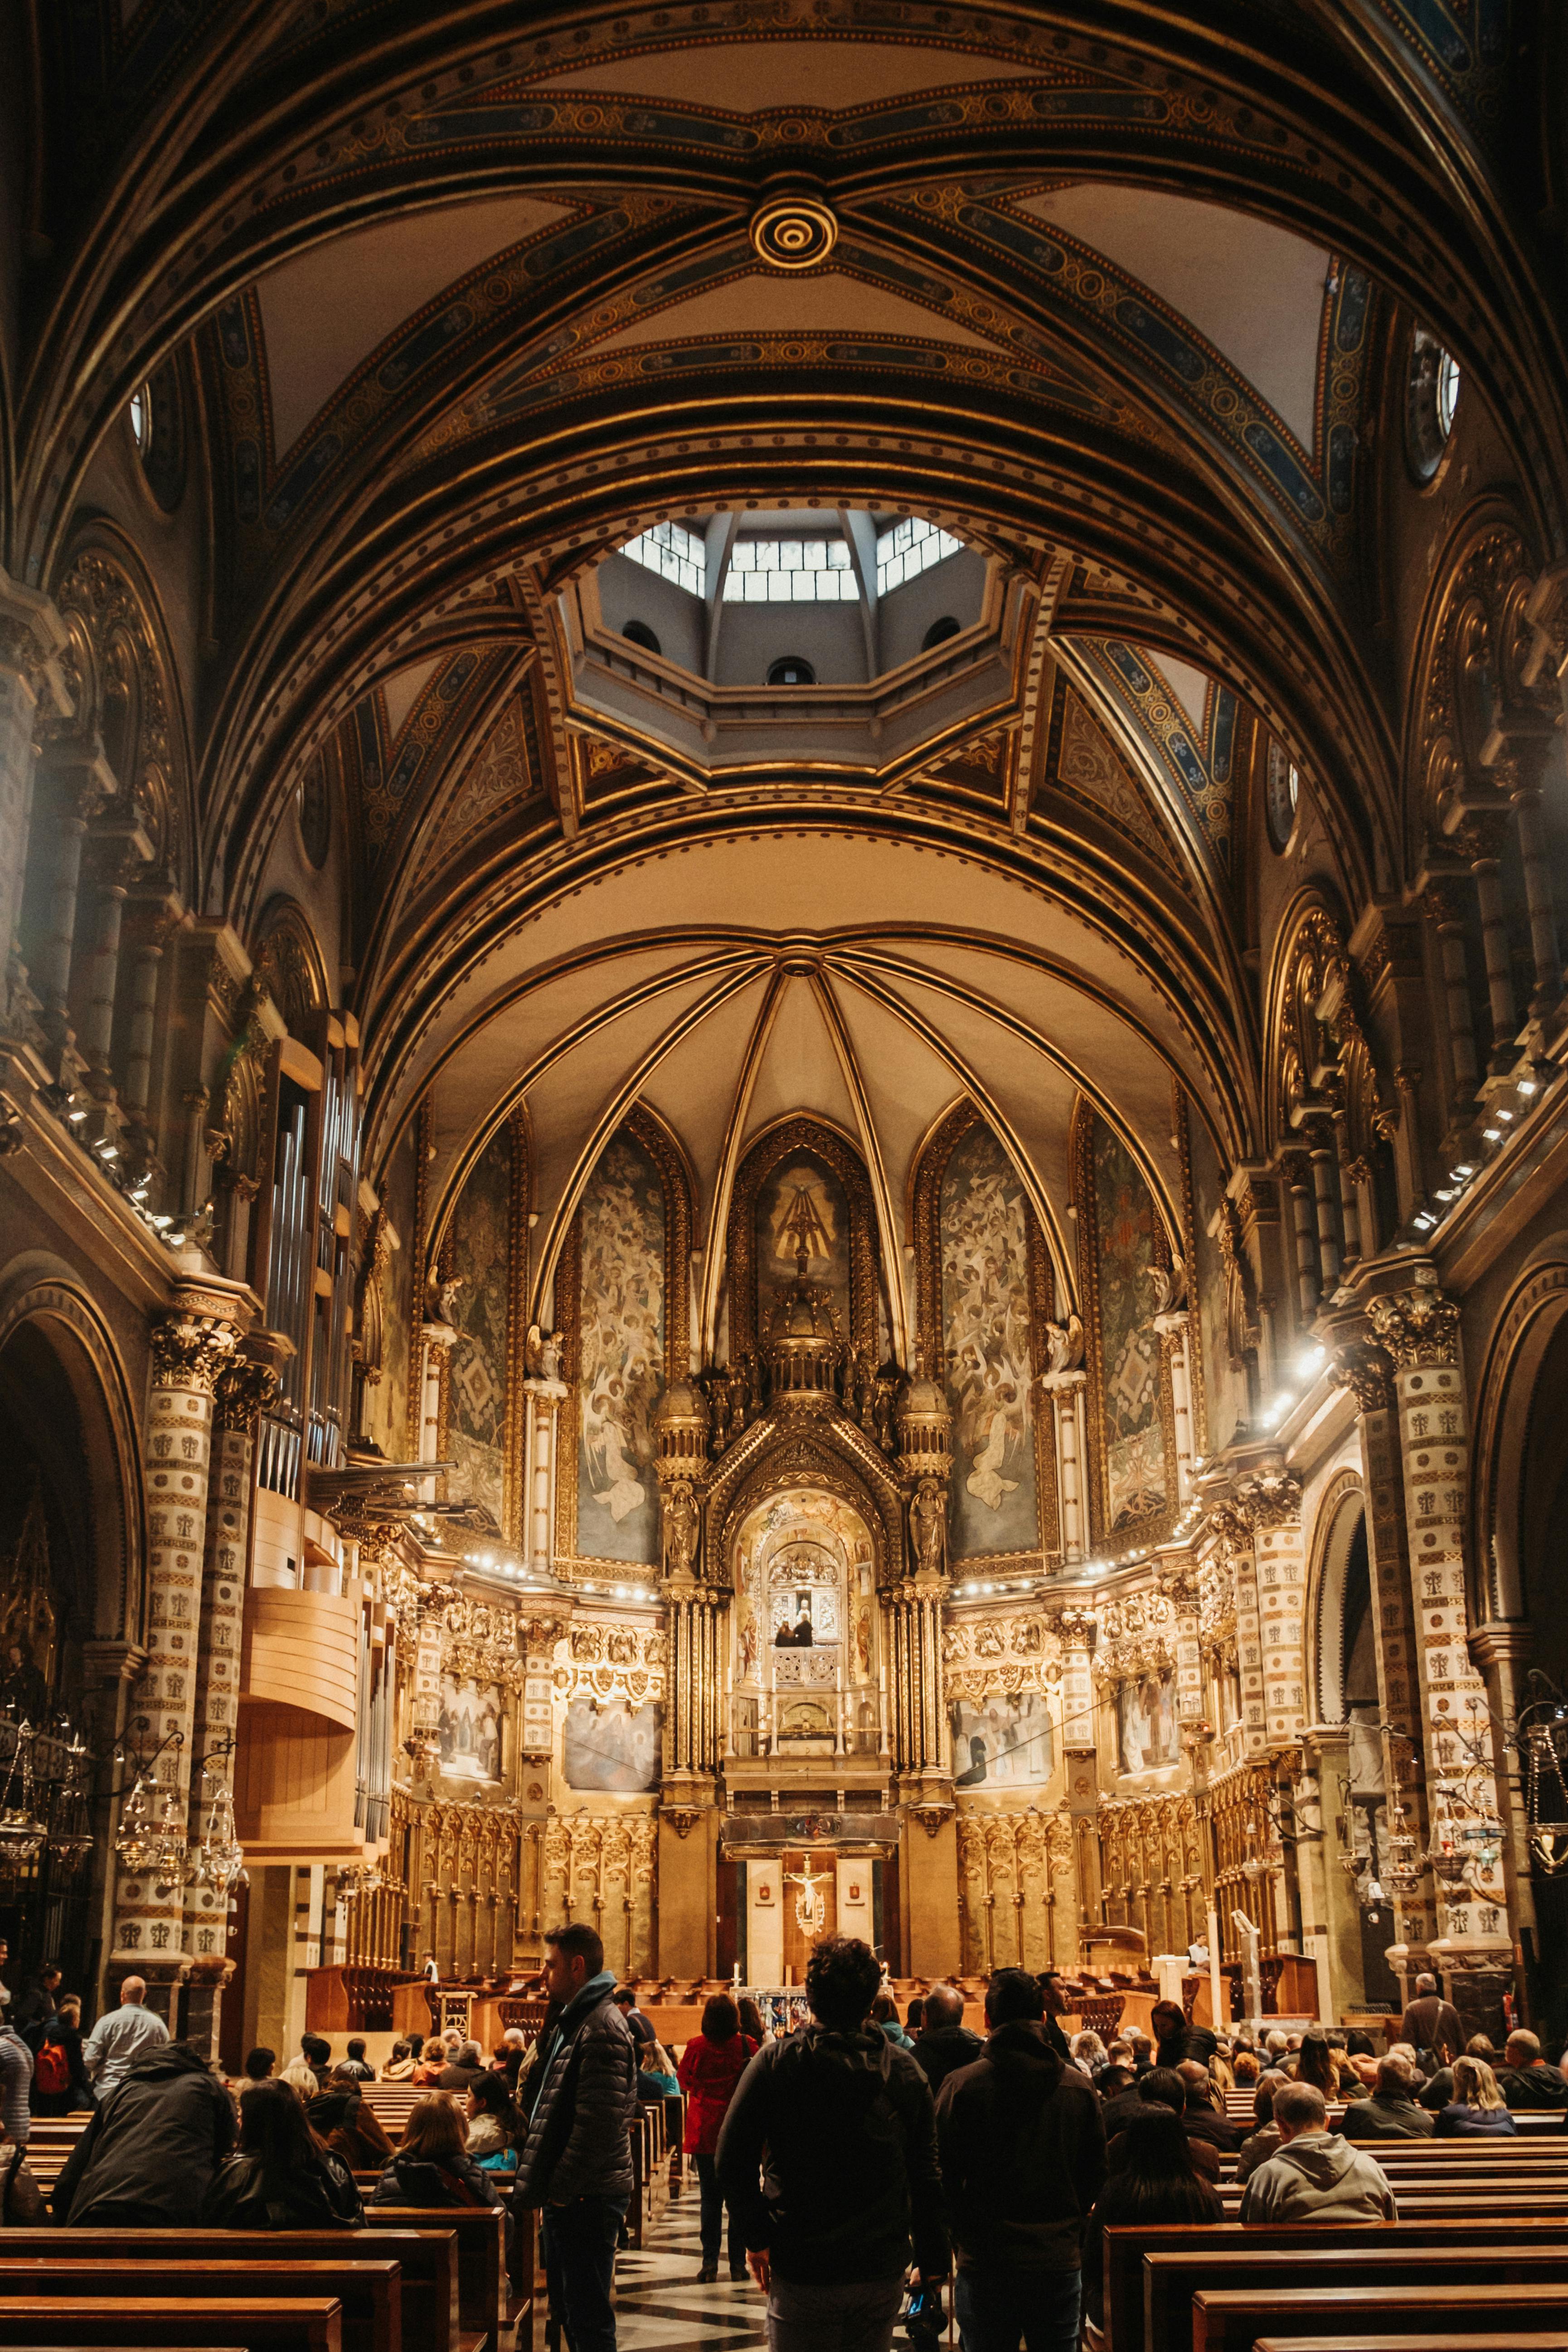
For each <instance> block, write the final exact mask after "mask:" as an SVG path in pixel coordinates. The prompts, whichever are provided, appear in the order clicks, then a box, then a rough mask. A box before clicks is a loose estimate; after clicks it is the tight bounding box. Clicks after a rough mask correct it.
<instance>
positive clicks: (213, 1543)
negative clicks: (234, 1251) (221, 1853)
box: [184, 1358, 278, 2057]
mask: <svg viewBox="0 0 1568 2352" xmlns="http://www.w3.org/2000/svg"><path fill="white" fill-rule="evenodd" d="M277 1393H278V1374H277V1372H276V1370H274V1369H273V1367H272V1366H271V1365H270V1364H269V1363H264V1362H258V1361H255V1360H252V1359H250V1358H237V1359H235V1360H231V1361H230V1362H228V1363H226V1364H225V1366H224V1367H223V1369H222V1370H221V1371H220V1372H219V1373H218V1376H217V1382H216V1390H215V1392H214V1404H213V1439H212V1460H211V1468H210V1474H209V1476H208V1480H207V1515H206V1538H205V1553H204V1558H203V1563H202V1603H201V1612H202V1613H201V1648H200V1650H199V1652H198V1654H197V1659H196V1686H195V1708H194V1711H193V1722H192V1739H193V1754H192V1759H191V1802H190V1810H189V1813H188V1815H187V1820H188V1823H189V1828H188V1832H187V1833H188V1836H189V1839H190V1850H191V1853H192V1854H193V1855H195V1853H197V1851H198V1850H199V1848H200V1846H201V1843H202V1841H203V1839H204V1838H205V1836H207V1834H208V1833H209V1832H210V1831H211V1829H212V1827H213V1817H214V1811H215V1808H216V1806H217V1805H218V1804H219V1802H220V1795H219V1791H220V1789H221V1790H226V1791H227V1792H228V1793H229V1795H230V1796H231V1797H232V1794H233V1790H234V1765H235V1757H234V1743H235V1740H236V1738H237V1736H238V1728H239V1661H240V1645H241V1641H242V1638H243V1634H244V1628H245V1588H246V1582H247V1569H248V1555H249V1549H250V1517H251V1504H252V1496H253V1493H254V1479H253V1475H252V1466H253V1460H254V1455H255V1452H256V1422H257V1416H258V1413H260V1412H262V1410H263V1409H264V1408H265V1407H266V1406H267V1405H268V1404H270V1403H271V1402H272V1399H273V1398H274V1397H275V1396H276V1395H277ZM204 1768H205V1769H204ZM228 1904H229V1897H228V1895H226V1894H220V1893H216V1892H215V1890H214V1889H213V1888H212V1887H210V1886H205V1885H195V1883H193V1884H192V1885H189V1886H187V1887H186V1889H185V1925H184V1945H185V1949H186V1951H187V1952H188V1953H189V1954H190V1956H191V1969H190V1980H189V1981H190V1990H189V1993H188V1995H187V1998H186V2016H185V2033H186V2039H187V2040H189V2041H192V2042H196V2043H197V2045H198V2046H199V2047H200V2048H202V2049H204V2050H205V2051H206V2052H207V2053H208V2055H209V2056H212V2057H216V2054H217V2044H218V2032H219V2024H220V2017H221V2011H222V2005H223V1993H224V1988H225V1986H226V1984H227V1983H228V1981H229V1979H230V1978H231V1977H232V1976H233V1974H234V1962H233V1961H232V1959H230V1958H229V1957H228Z"/></svg>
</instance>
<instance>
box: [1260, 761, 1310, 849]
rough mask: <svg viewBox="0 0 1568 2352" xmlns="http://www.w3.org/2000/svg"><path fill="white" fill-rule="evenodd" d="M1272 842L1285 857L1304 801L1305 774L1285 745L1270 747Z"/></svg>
mask: <svg viewBox="0 0 1568 2352" xmlns="http://www.w3.org/2000/svg"><path fill="white" fill-rule="evenodd" d="M1264 797H1265V804H1266V813H1267V815H1268V838H1269V840H1270V842H1271V843H1272V844H1273V845H1274V847H1275V849H1276V850H1277V851H1279V852H1280V853H1281V854H1283V852H1284V851H1285V849H1286V848H1287V847H1288V845H1289V840H1290V835H1291V834H1292V833H1293V832H1294V831H1295V829H1296V811H1297V809H1298V807H1299V806H1300V799H1301V772H1300V769H1299V768H1298V767H1297V765H1296V762H1295V761H1294V760H1292V758H1291V757H1290V754H1289V751H1287V750H1286V749H1285V746H1284V744H1283V743H1270V745H1269V746H1268V780H1267V783H1266V786H1265V794H1264Z"/></svg>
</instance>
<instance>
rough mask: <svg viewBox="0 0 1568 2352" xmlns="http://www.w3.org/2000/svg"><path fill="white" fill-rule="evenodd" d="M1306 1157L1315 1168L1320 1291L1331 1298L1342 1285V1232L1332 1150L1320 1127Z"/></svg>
mask: <svg viewBox="0 0 1568 2352" xmlns="http://www.w3.org/2000/svg"><path fill="white" fill-rule="evenodd" d="M1307 1157H1308V1159H1309V1160H1310V1163H1311V1169H1312V1204H1313V1209H1314V1213H1315V1214H1316V1217H1317V1223H1318V1265H1319V1270H1320V1277H1321V1296H1322V1297H1325V1298H1331V1297H1333V1294H1334V1292H1335V1291H1336V1290H1337V1289H1338V1288H1339V1286H1340V1262H1341V1261H1340V1235H1339V1226H1338V1223H1337V1221H1336V1218H1335V1214H1334V1185H1333V1166H1332V1162H1333V1154H1332V1152H1331V1150H1330V1149H1329V1146H1328V1143H1327V1141H1326V1140H1325V1139H1324V1133H1323V1130H1322V1129H1321V1128H1320V1129H1317V1130H1316V1131H1315V1132H1314V1134H1313V1138H1312V1142H1311V1147H1310V1150H1309V1151H1308V1154H1307Z"/></svg>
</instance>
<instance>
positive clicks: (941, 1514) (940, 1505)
mask: <svg viewBox="0 0 1568 2352" xmlns="http://www.w3.org/2000/svg"><path fill="white" fill-rule="evenodd" d="M910 1532H911V1533H912V1535H913V1537H914V1539H915V1566H916V1569H917V1570H919V1572H920V1573H921V1575H922V1576H940V1575H941V1574H942V1570H943V1569H944V1568H945V1566H946V1565H947V1503H946V1499H945V1497H944V1496H943V1495H942V1488H941V1486H940V1485H939V1484H938V1483H937V1481H936V1479H934V1478H922V1479H921V1482H920V1485H919V1486H917V1487H916V1488H915V1496H914V1500H913V1502H912V1503H911V1504H910Z"/></svg>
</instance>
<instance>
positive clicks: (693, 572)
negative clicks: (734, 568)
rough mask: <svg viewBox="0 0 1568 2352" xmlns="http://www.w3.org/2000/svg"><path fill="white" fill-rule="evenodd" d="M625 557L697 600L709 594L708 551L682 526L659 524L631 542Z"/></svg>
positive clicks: (627, 542)
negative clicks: (672, 583)
mask: <svg viewBox="0 0 1568 2352" xmlns="http://www.w3.org/2000/svg"><path fill="white" fill-rule="evenodd" d="M621 553H622V554H623V555H629V556H630V557H631V559H632V562H634V563H640V564H641V565H642V566H643V568H644V570H645V571H647V572H658V575H659V577H660V579H661V580H673V581H674V583H675V584H676V586H677V587H678V588H684V589H686V590H687V591H688V592H689V593H690V594H691V595H693V596H705V595H706V594H707V593H708V555H707V551H706V549H705V548H704V546H703V543H702V541H700V539H694V538H693V537H692V535H691V533H690V531H689V530H681V528H680V525H679V523H678V522H656V523H655V524H654V527H653V529H652V530H645V531H643V532H642V533H641V534H640V536H639V537H637V539H632V540H628V541H626V545H625V547H623V548H622V550H621Z"/></svg>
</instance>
